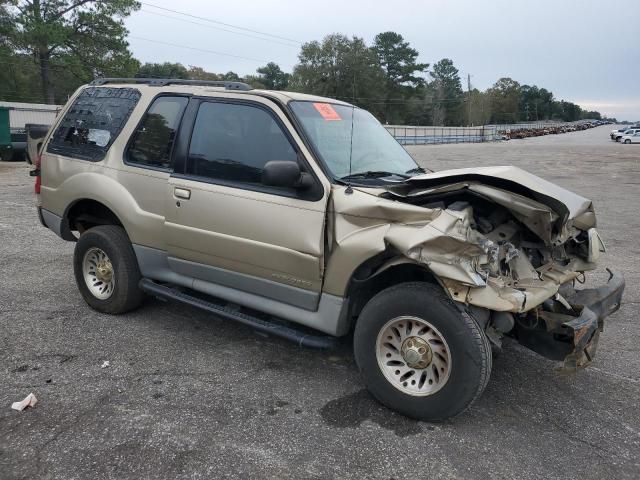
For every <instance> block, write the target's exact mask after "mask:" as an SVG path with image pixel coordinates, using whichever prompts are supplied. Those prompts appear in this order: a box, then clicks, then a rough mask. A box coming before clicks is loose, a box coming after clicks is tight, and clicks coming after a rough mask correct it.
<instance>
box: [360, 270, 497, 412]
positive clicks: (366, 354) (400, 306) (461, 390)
mask: <svg viewBox="0 0 640 480" xmlns="http://www.w3.org/2000/svg"><path fill="white" fill-rule="evenodd" d="M400 316H413V317H418V318H421V319H424V320H426V321H427V322H429V323H430V324H432V325H433V326H434V327H436V328H437V329H438V330H439V332H440V333H441V334H442V336H443V337H444V339H445V340H446V343H447V345H448V346H449V353H450V355H451V370H450V374H449V378H448V380H447V381H446V383H445V384H444V386H443V387H442V388H441V389H440V390H438V391H436V392H435V393H433V394H431V395H428V396H414V395H411V394H408V393H405V392H403V391H401V390H400V389H398V388H396V387H395V386H394V385H393V384H392V383H391V382H390V381H389V380H387V378H386V377H385V376H384V374H383V373H382V370H381V368H380V366H379V365H378V360H377V356H376V341H377V337H378V333H379V332H380V330H381V329H382V328H383V327H384V326H385V324H387V322H389V321H390V320H392V319H394V318H396V317H400ZM353 341H354V355H355V359H356V363H357V365H358V368H359V369H360V373H361V375H362V377H363V379H364V382H365V384H366V386H367V389H368V390H369V391H370V392H371V393H372V394H373V396H374V397H376V398H377V399H378V400H379V401H380V402H381V403H382V404H384V405H386V406H387V407H389V408H391V409H393V410H396V411H398V412H400V413H402V414H403V415H406V416H408V417H411V418H415V419H418V420H426V421H442V420H445V419H447V418H451V417H454V416H456V415H459V414H460V413H462V412H463V411H464V410H466V409H467V408H468V407H469V406H470V405H471V404H472V403H473V402H474V401H475V400H476V399H477V398H478V397H479V396H480V394H481V393H482V392H483V390H484V389H485V387H486V385H487V383H488V381H489V376H490V374H491V363H492V354H491V346H490V344H489V341H488V339H487V337H486V335H485V334H484V332H483V331H482V330H481V329H480V327H479V326H478V324H477V323H476V322H475V321H474V320H473V319H472V318H471V317H470V316H469V315H466V314H463V313H462V312H461V311H460V310H459V309H458V308H457V307H456V306H455V305H454V304H453V302H452V301H451V300H450V299H449V297H447V295H446V294H445V292H444V291H443V290H442V288H441V287H439V286H438V285H434V284H430V283H423V282H411V283H402V284H399V285H395V286H393V287H390V288H387V289H386V290H383V291H382V292H380V293H378V294H377V295H376V296H374V297H373V298H372V299H371V300H370V301H369V302H368V303H367V304H366V305H365V307H364V309H363V310H362V313H361V314H360V317H359V318H358V322H357V323H356V328H355V332H354V340H353Z"/></svg>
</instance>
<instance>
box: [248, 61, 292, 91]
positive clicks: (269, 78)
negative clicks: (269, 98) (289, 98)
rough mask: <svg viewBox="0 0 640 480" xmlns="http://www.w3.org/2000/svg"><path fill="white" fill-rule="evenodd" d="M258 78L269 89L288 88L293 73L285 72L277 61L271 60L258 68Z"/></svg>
mask: <svg viewBox="0 0 640 480" xmlns="http://www.w3.org/2000/svg"><path fill="white" fill-rule="evenodd" d="M256 71H257V72H258V74H259V75H258V79H259V80H260V82H261V83H262V84H263V85H264V86H265V87H266V88H267V89H269V90H286V89H287V86H288V85H289V79H290V78H291V75H290V74H288V73H285V72H283V71H282V70H281V69H280V67H279V66H278V64H277V63H274V62H269V63H267V64H266V65H265V66H264V67H260V68H258V69H257V70H256Z"/></svg>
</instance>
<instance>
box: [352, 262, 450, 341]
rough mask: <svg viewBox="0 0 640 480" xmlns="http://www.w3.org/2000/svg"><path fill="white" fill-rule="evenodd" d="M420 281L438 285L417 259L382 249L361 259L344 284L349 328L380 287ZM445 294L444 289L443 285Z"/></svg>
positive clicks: (436, 280) (379, 290)
mask: <svg viewBox="0 0 640 480" xmlns="http://www.w3.org/2000/svg"><path fill="white" fill-rule="evenodd" d="M412 281H422V282H427V283H432V284H435V285H441V283H440V281H439V280H438V278H437V277H436V275H434V274H433V272H431V271H430V270H429V268H428V267H427V266H426V265H423V264H420V263H417V262H415V261H413V260H411V259H409V258H407V257H404V256H402V255H392V256H390V255H389V252H382V253H381V254H378V255H375V256H374V257H371V258H369V259H367V260H365V261H364V262H363V263H361V264H360V265H359V266H358V267H357V268H356V269H355V270H354V272H353V274H352V275H351V278H350V279H349V282H348V284H347V290H346V298H347V299H348V300H349V301H348V309H349V310H348V313H347V318H348V320H349V322H350V329H351V328H353V327H354V325H355V321H356V319H357V318H358V316H359V315H360V313H361V312H362V309H363V308H364V306H365V305H366V304H367V302H368V301H369V300H371V298H373V297H374V296H375V295H376V294H378V293H379V292H381V291H382V290H384V289H386V288H389V287H391V286H393V285H397V284H399V283H404V282H412ZM443 290H444V291H445V293H446V294H447V295H448V292H447V291H446V289H443Z"/></svg>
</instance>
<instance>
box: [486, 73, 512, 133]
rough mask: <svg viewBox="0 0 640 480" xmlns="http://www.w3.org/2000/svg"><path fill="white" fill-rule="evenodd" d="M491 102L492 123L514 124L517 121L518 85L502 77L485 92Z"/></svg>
mask: <svg viewBox="0 0 640 480" xmlns="http://www.w3.org/2000/svg"><path fill="white" fill-rule="evenodd" d="M487 94H488V95H489V98H490V100H491V111H492V115H491V121H492V122H493V123H515V122H517V121H518V119H519V111H520V110H519V106H520V105H519V104H520V84H519V83H518V82H516V81H515V80H513V79H511V78H508V77H503V78H501V79H500V80H498V81H497V82H496V83H494V84H493V86H492V87H491V88H490V89H488V90H487Z"/></svg>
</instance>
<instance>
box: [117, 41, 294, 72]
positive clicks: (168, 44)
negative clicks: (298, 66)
mask: <svg viewBox="0 0 640 480" xmlns="http://www.w3.org/2000/svg"><path fill="white" fill-rule="evenodd" d="M128 38H133V39H136V40H142V41H145V42H151V43H157V44H160V45H166V46H169V47H177V48H184V49H187V50H194V51H196V52H204V53H212V54H214V55H222V56H225V57H232V58H239V59H241V60H248V61H250V62H264V63H269V60H264V59H260V58H252V57H244V56H242V55H234V54H232V53H225V52H219V51H216V50H208V49H206V48H198V47H191V46H189V45H180V44H178V43H171V42H164V41H162V40H153V39H151V38H144V37H138V36H134V35H129V37H128ZM283 65H284V66H286V67H291V66H292V65H285V64H283Z"/></svg>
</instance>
